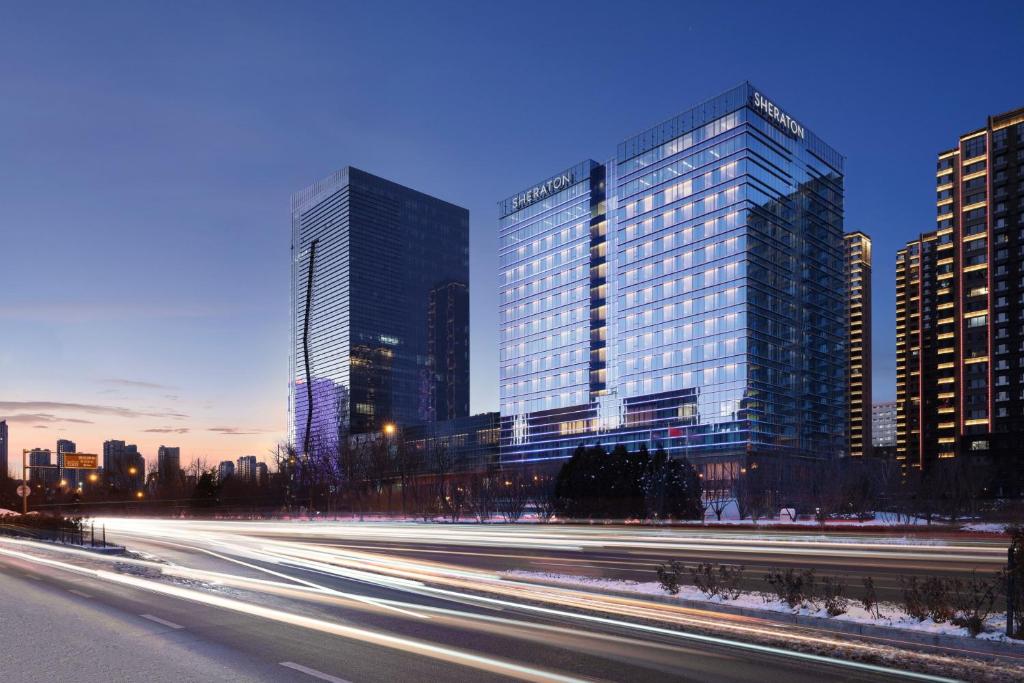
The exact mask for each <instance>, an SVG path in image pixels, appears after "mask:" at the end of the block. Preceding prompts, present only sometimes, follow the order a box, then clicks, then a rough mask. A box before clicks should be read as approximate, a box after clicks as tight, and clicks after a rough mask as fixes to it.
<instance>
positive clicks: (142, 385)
mask: <svg viewBox="0 0 1024 683" xmlns="http://www.w3.org/2000/svg"><path fill="white" fill-rule="evenodd" d="M100 381H101V382H102V383H103V384H113V385H115V386H119V387H133V388H136V389H163V390H165V391H166V390H167V389H176V388H177V387H172V386H169V385H167V384H157V383H156V382H144V381H142V380H138V379H123V378H120V377H111V378H108V379H101V380H100Z"/></svg>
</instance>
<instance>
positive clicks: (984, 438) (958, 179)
mask: <svg viewBox="0 0 1024 683" xmlns="http://www.w3.org/2000/svg"><path fill="white" fill-rule="evenodd" d="M935 192H936V195H935V205H936V227H935V230H932V231H930V232H925V233H922V234H921V235H920V236H919V237H918V238H917V239H914V240H911V241H910V242H907V245H906V247H905V248H903V249H901V250H900V251H899V252H898V253H897V256H896V401H897V406H896V410H897V416H896V419H897V424H896V451H897V458H898V459H899V461H900V462H901V463H902V464H903V465H904V467H906V468H910V467H913V468H917V469H923V470H927V469H928V468H929V467H930V466H931V465H932V464H934V463H936V462H939V461H941V460H948V459H952V458H963V457H967V458H969V461H968V463H969V464H970V465H972V466H977V467H986V468H988V467H990V468H992V470H991V471H992V478H993V486H994V488H993V490H994V492H995V493H996V495H1013V494H1014V493H1015V492H1020V491H1024V467H1022V465H1024V456H1022V455H1021V449H1020V435H1021V434H1022V433H1024V359H1022V358H1021V356H1020V353H1021V349H1022V348H1024V346H1022V345H1024V327H1022V325H1021V320H1022V319H1024V305H1022V302H1024V280H1022V279H1021V272H1022V270H1024V234H1022V232H1021V226H1022V225H1024V109H1017V110H1015V111H1010V112H1007V113H1005V114H1000V115H997V116H990V117H988V120H987V121H986V122H985V124H984V125H983V126H982V127H980V128H977V129H975V130H972V131H969V132H967V133H964V134H963V135H960V136H959V138H958V139H957V141H956V145H955V146H954V147H952V148H950V149H947V150H946V151H943V152H940V153H939V155H938V160H937V163H936V167H935Z"/></svg>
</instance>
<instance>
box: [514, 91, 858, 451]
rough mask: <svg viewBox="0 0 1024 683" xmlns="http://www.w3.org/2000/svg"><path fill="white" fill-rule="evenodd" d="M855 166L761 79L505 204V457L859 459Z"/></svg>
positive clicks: (554, 176)
mask: <svg viewBox="0 0 1024 683" xmlns="http://www.w3.org/2000/svg"><path fill="white" fill-rule="evenodd" d="M843 165H844V159H843V157H842V155H840V154H839V153H838V152H836V151H835V150H834V149H832V148H831V147H829V146H828V145H827V144H826V143H825V142H824V141H822V140H821V139H820V138H819V137H817V136H816V135H815V134H814V133H813V132H811V130H810V129H809V128H807V127H806V126H805V125H804V124H803V123H801V122H800V121H799V120H798V119H796V118H794V117H793V116H792V115H791V114H790V113H789V112H787V111H785V110H784V109H783V108H781V107H779V106H778V105H777V104H776V103H774V102H773V101H772V100H770V99H769V98H768V97H767V96H766V95H765V94H764V93H763V92H762V91H760V90H758V89H757V88H755V87H754V86H753V85H751V84H750V83H743V84H741V85H740V86H738V87H736V88H733V89H732V90H730V91H728V92H726V93H724V94H722V95H720V96H718V97H715V98H713V99H711V100H708V101H707V102H704V103H703V104H700V105H698V106H696V107H694V108H693V109H690V110H688V111H686V112H684V113H682V114H680V115H678V116H676V117H674V118H671V119H669V120H667V121H665V122H663V123H661V124H659V125H657V126H655V127H653V128H651V129H649V130H646V131H644V132H642V133H640V134H638V135H635V136H633V137H631V138H629V139H627V140H625V141H624V142H623V143H621V144H620V145H619V146H618V150H617V153H616V154H615V156H614V157H613V158H612V159H610V160H608V161H607V162H605V163H599V162H597V161H593V160H587V161H583V162H581V163H578V164H576V165H574V166H570V167H569V168H566V169H565V170H563V171H561V172H559V173H556V174H555V175H553V176H550V177H548V178H544V179H542V180H540V181H539V182H537V183H535V184H533V185H531V186H529V187H528V188H527V189H525V190H523V191H520V192H517V193H515V194H513V195H511V196H510V197H508V198H507V199H505V200H503V201H501V202H499V205H498V209H499V247H500V266H501V281H500V282H501V284H500V287H501V291H500V316H501V318H500V322H501V339H500V363H501V369H500V371H501V377H500V384H501V387H500V388H501V421H502V427H501V429H502V433H501V453H502V456H501V457H502V460H503V461H504V462H507V463H512V462H535V461H541V460H546V459H557V458H563V457H568V456H569V455H570V453H571V451H572V450H573V449H574V448H575V447H576V446H577V445H578V444H580V443H602V444H605V445H614V444H615V443H625V444H628V445H631V446H635V445H636V444H638V443H640V442H648V443H650V442H653V443H660V444H662V445H664V446H665V448H666V449H667V450H668V451H669V452H670V453H674V454H679V455H686V456H687V457H689V458H691V459H695V460H698V461H700V462H701V463H705V467H707V465H706V464H707V463H722V465H723V466H724V465H725V464H730V465H736V464H742V463H744V462H749V461H750V460H751V459H755V458H761V457H762V456H765V457H771V456H775V455H780V456H797V457H806V458H822V457H824V458H828V457H836V456H840V455H842V454H844V453H845V452H846V431H847V430H846V423H847V400H846V384H847V360H846V359H847V351H846V349H847V338H846V337H847V335H846V319H847V314H846V304H845V287H844V282H845V275H844V245H843ZM737 470H739V468H735V470H734V471H737Z"/></svg>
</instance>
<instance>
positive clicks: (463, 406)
mask: <svg viewBox="0 0 1024 683" xmlns="http://www.w3.org/2000/svg"><path fill="white" fill-rule="evenodd" d="M427 349H428V357H429V358H430V360H431V363H432V364H433V367H432V368H431V370H432V372H433V378H432V382H431V393H430V396H429V397H428V398H429V400H430V406H429V409H428V411H427V419H428V421H431V422H433V421H436V420H453V419H455V418H457V417H466V416H467V415H469V287H468V286H467V285H466V284H465V283H464V282H446V283H444V284H442V285H440V286H438V287H435V288H434V289H432V290H430V303H429V309H428V311H427Z"/></svg>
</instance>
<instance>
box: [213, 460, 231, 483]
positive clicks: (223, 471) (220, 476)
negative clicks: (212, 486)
mask: <svg viewBox="0 0 1024 683" xmlns="http://www.w3.org/2000/svg"><path fill="white" fill-rule="evenodd" d="M233 476H235V463H233V462H231V461H230V460H221V462H220V464H219V465H217V481H218V482H220V483H222V484H223V483H224V482H225V481H227V480H228V479H230V478H231V477H233Z"/></svg>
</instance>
